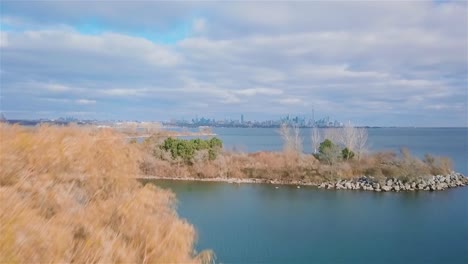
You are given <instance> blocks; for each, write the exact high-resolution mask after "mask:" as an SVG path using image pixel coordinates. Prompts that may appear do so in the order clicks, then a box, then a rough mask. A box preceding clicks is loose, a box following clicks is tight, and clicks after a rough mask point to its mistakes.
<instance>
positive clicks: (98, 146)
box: [0, 124, 212, 263]
mask: <svg viewBox="0 0 468 264" xmlns="http://www.w3.org/2000/svg"><path fill="white" fill-rule="evenodd" d="M140 159H141V151H140V150H139V149H138V148H137V146H135V144H129V143H127V142H126V140H125V139H124V138H123V137H121V135H120V134H118V133H116V132H114V131H112V130H109V129H93V128H84V127H77V126H69V127H54V126H41V127H37V128H33V129H31V128H29V129H26V128H24V127H20V126H9V125H1V124H0V263H59V262H60V263H63V262H67V263H68V262H77V263H83V262H86V263H90V262H94V263H114V262H125V263H200V262H210V261H212V254H211V253H210V252H209V251H204V252H201V253H199V254H196V253H195V252H194V242H195V239H196V233H195V230H194V228H193V226H192V225H190V224H189V223H187V222H186V221H185V220H182V219H180V218H179V217H178V216H177V214H176V211H175V208H174V206H175V197H174V195H173V194H172V193H171V192H169V191H165V190H162V189H159V188H157V187H155V186H152V185H146V186H142V185H141V184H140V183H138V182H137V181H136V180H135V177H137V176H138V175H139V173H140V172H139V161H140Z"/></svg>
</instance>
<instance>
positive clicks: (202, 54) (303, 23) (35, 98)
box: [0, 0, 468, 127]
mask: <svg viewBox="0 0 468 264" xmlns="http://www.w3.org/2000/svg"><path fill="white" fill-rule="evenodd" d="M467 25H468V7H467V2H466V1H389V2H385V1H378V2H377V1H326V2H319V1H313V2H312V1H310V2H303V1H289V2H281V1H274V2H273V1H270V2H267V1H263V2H254V1H237V2H234V1H223V2H219V1H202V2H194V1H190V2H184V1H170V2H164V1H95V2H85V1H66V2H65V1H7V0H1V1H0V112H2V113H3V114H4V115H5V116H6V117H7V118H8V119H14V118H21V119H35V118H57V117H65V116H73V117H76V118H82V119H99V120H105V119H119V120H141V121H158V120H170V119H182V118H184V119H191V118H194V117H195V116H196V115H198V117H201V116H205V117H209V118H216V119H225V118H226V119H240V115H241V114H244V117H245V119H246V120H265V119H278V118H279V117H281V116H285V115H287V114H291V115H305V116H311V112H312V109H314V111H315V117H316V118H317V117H325V116H330V117H331V118H333V119H338V120H340V121H343V122H346V121H351V122H353V123H354V124H358V125H371V126H436V127H445V126H457V127H460V126H465V127H466V126H468V113H467V112H468V110H467V104H468V103H467V102H468V92H467V90H468V26H467Z"/></svg>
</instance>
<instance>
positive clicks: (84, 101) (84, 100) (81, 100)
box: [76, 99, 96, 105]
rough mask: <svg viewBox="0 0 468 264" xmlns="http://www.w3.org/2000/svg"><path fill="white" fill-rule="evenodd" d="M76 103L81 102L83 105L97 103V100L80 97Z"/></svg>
mask: <svg viewBox="0 0 468 264" xmlns="http://www.w3.org/2000/svg"><path fill="white" fill-rule="evenodd" d="M76 103H77V104H81V105H92V104H96V100H89V99H78V100H76Z"/></svg>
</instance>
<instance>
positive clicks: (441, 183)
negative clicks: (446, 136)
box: [318, 172, 468, 192]
mask: <svg viewBox="0 0 468 264" xmlns="http://www.w3.org/2000/svg"><path fill="white" fill-rule="evenodd" d="M460 186H468V177H465V176H463V175H462V174H460V173H456V172H452V173H450V174H448V175H436V176H429V177H421V178H419V179H417V180H413V181H408V182H403V181H402V180H400V179H395V178H388V179H386V180H384V181H380V182H379V181H378V180H376V179H375V178H374V177H370V176H362V177H360V178H356V179H351V180H338V181H335V182H324V183H322V184H320V185H318V187H319V188H325V189H336V190H365V191H375V192H381V191H385V192H390V191H394V192H399V191H442V190H445V189H448V188H455V187H460Z"/></svg>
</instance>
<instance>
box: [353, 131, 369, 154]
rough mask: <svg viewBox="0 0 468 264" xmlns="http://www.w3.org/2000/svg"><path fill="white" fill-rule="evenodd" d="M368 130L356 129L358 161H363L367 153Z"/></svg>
mask: <svg viewBox="0 0 468 264" xmlns="http://www.w3.org/2000/svg"><path fill="white" fill-rule="evenodd" d="M367 138H368V134H367V129H366V128H356V148H355V150H354V152H356V154H357V156H358V159H361V157H362V154H364V153H365V152H366V151H367Z"/></svg>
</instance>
